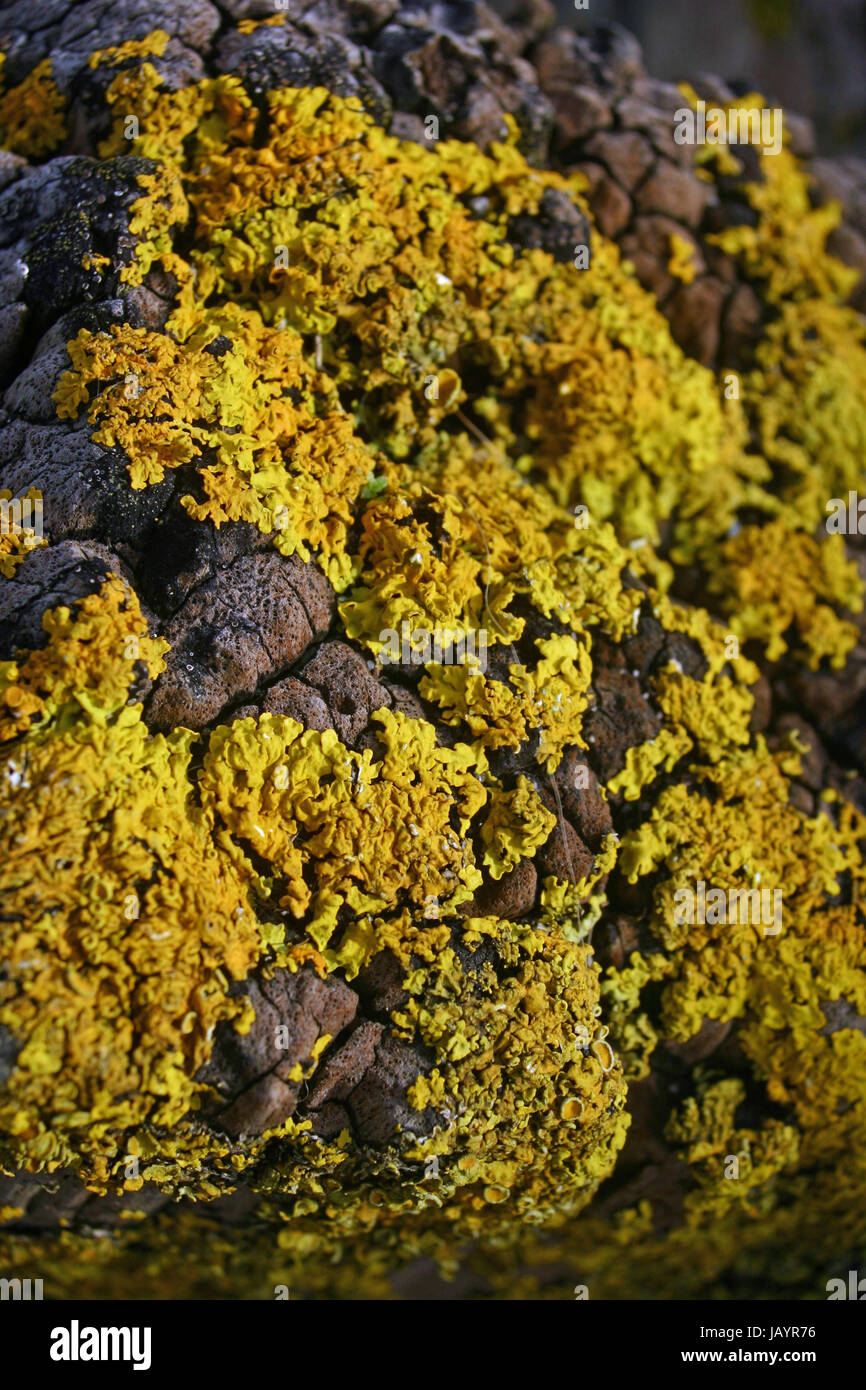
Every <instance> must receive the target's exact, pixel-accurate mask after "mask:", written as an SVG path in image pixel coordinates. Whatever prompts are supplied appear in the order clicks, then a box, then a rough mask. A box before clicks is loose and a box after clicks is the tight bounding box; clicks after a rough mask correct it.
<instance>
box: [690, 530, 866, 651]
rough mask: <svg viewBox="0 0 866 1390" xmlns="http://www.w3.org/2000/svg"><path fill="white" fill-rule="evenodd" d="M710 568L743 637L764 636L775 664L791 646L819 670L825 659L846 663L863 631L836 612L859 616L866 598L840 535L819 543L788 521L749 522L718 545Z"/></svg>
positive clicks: (714, 585)
mask: <svg viewBox="0 0 866 1390" xmlns="http://www.w3.org/2000/svg"><path fill="white" fill-rule="evenodd" d="M710 569H711V572H710V581H709V583H710V589H711V591H713V592H716V593H719V594H720V595H721V596H722V603H723V606H724V608H725V609H726V611H727V612H728V613H729V615H730V623H731V628H732V630H733V631H734V633H736V635H737V636H738V638H739V639H740V640H741V641H747V640H748V639H750V638H755V639H757V640H758V641H759V642H760V643H761V644H762V646H763V647H764V648H765V650H766V654H767V656H768V658H769V659H770V660H771V661H773V660H776V659H777V658H778V657H780V656H781V655H782V653H783V652H785V651H787V650H788V648H789V647H792V648H793V649H794V651H795V653H796V654H797V655H798V656H799V658H800V659H801V660H802V661H804V662H805V663H806V664H807V665H809V666H810V667H811V668H812V669H813V670H814V669H817V667H818V666H819V665H820V663H821V661H822V660H826V661H828V662H829V664H830V665H831V666H835V667H841V666H844V664H845V659H846V657H847V655H848V653H849V652H850V650H851V648H852V647H853V646H854V644H855V643H856V641H857V628H856V626H855V625H854V623H852V622H850V621H849V620H847V619H845V618H842V617H840V616H839V614H838V613H837V612H836V609H837V608H846V609H848V610H849V611H850V612H853V613H859V612H860V611H861V609H862V606H863V597H862V581H861V579H860V576H859V574H858V572H857V567H856V565H855V564H854V563H853V562H852V561H849V560H846V558H845V546H844V542H843V541H842V539H841V537H840V536H825V537H824V539H823V541H821V542H818V541H815V540H813V539H812V538H811V536H808V535H806V533H805V532H804V531H792V530H790V529H789V528H788V527H787V526H786V525H785V523H784V522H783V521H781V520H779V521H773V522H770V523H769V524H768V525H766V526H744V527H743V528H742V530H740V531H739V532H738V533H737V534H736V535H734V536H731V537H729V538H728V539H727V540H725V541H723V543H722V544H721V545H720V546H719V547H717V550H716V552H715V554H714V556H713V558H712V560H711V561H710Z"/></svg>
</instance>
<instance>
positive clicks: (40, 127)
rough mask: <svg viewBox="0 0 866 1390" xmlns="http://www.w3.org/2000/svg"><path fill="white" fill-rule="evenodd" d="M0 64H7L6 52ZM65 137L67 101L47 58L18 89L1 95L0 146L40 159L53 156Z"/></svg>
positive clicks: (1, 55)
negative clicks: (55, 79)
mask: <svg viewBox="0 0 866 1390" xmlns="http://www.w3.org/2000/svg"><path fill="white" fill-rule="evenodd" d="M0 62H2V63H3V64H5V62H6V55H5V53H0ZM65 138H66V102H65V101H64V99H63V97H62V96H61V94H60V92H59V91H58V90H57V87H56V85H55V83H54V78H53V76H52V73H51V62H50V59H47V58H46V60H45V61H44V62H43V63H39V64H38V65H37V66H36V67H35V68H34V69H33V71H32V72H30V73H28V74H27V76H26V77H25V78H24V81H23V82H19V83H18V85H17V87H10V88H8V89H7V90H6V91H5V92H3V93H2V95H0V147H2V148H3V149H7V150H12V151H13V152H14V153H15V154H21V155H25V156H26V157H27V158H28V159H39V158H41V157H42V156H43V155H47V154H53V153H54V151H55V150H56V149H57V148H58V146H59V145H60V144H62V142H63V140H64V139H65Z"/></svg>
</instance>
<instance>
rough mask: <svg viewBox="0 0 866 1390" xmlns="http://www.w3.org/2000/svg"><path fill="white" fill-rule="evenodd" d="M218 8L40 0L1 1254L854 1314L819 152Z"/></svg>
mask: <svg viewBox="0 0 866 1390" xmlns="http://www.w3.org/2000/svg"><path fill="white" fill-rule="evenodd" d="M221 10H222V12H223V14H224V15H228V16H229V17H230V20H231V22H229V20H226V22H225V23H224V24H222V25H221V24H220V14H219V13H218V12H217V10H216V9H215V8H214V7H213V6H211V5H208V4H206V3H202V4H200V5H195V6H187V7H185V10H184V13H183V14H182V15H175V14H174V13H173V12H172V13H171V14H169V13H168V11H167V10H166V7H165V6H154V5H153V4H152V3H151V4H149V5H148V6H147V7H146V9H145V7H144V6H139V5H137V4H134V3H126V0H113V2H111V0H99V3H96V0H93V3H88V4H86V5H81V6H76V7H72V6H67V5H64V4H63V3H62V0H61V2H60V3H58V4H57V5H56V6H54V7H53V9H52V14H51V15H50V17H49V22H48V23H47V24H42V25H40V27H39V29H38V30H35V31H34V32H31V30H33V28H34V26H32V25H31V24H30V23H29V21H28V19H27V16H26V14H25V13H24V11H23V9H22V8H20V7H17V6H11V7H10V6H7V8H6V10H5V11H4V31H3V32H4V35H5V38H4V40H3V45H4V47H5V48H6V52H7V61H6V75H7V81H6V87H5V91H4V93H3V95H2V96H0V128H2V134H3V137H4V140H5V143H6V145H7V146H8V147H9V150H10V152H11V155H10V159H9V160H8V161H7V162H6V163H5V164H3V165H2V166H0V175H2V179H8V181H7V183H6V188H5V190H4V191H2V192H0V249H2V252H3V258H2V260H0V311H2V312H4V313H7V314H8V324H9V328H10V335H11V336H10V340H9V341H10V345H9V348H8V351H7V353H6V357H5V359H4V362H3V366H4V370H6V372H7V373H8V378H7V385H6V390H5V395H4V397H3V403H2V414H0V465H2V469H3V474H2V480H0V481H2V483H3V486H4V487H5V488H6V489H7V491H8V494H9V495H8V496H7V498H6V504H7V505H6V507H5V508H4V514H5V516H9V517H12V519H13V522H14V517H15V515H16V514H15V513H14V512H13V510H12V500H13V496H14V497H15V498H16V499H19V503H18V505H19V506H21V501H20V499H25V498H30V499H31V500H33V501H35V499H36V496H37V494H41V495H42V499H43V504H44V517H43V520H44V523H45V524H44V528H42V529H40V531H39V533H38V534H37V532H36V530H35V528H34V527H33V526H31V527H30V528H29V529H28V528H27V527H26V526H24V525H23V523H22V524H21V525H18V524H13V525H11V526H6V525H4V529H3V534H2V537H0V572H2V576H3V577H2V580H0V586H2V587H0V642H2V650H0V656H2V658H3V660H2V661H0V744H2V749H3V758H2V768H0V771H2V776H0V851H2V853H0V865H2V868H0V884H2V889H3V900H4V903H5V904H7V908H6V910H4V913H3V914H2V916H3V921H2V922H0V950H2V958H3V971H2V974H0V1162H2V1165H3V1168H4V1172H6V1173H7V1174H8V1175H9V1176H8V1178H6V1179H4V1186H3V1188H2V1189H0V1199H2V1201H3V1208H2V1213H0V1215H2V1221H3V1230H2V1233H0V1249H2V1254H3V1264H4V1269H5V1268H6V1267H7V1266H8V1267H9V1269H10V1271H11V1270H12V1269H14V1268H15V1267H16V1266H17V1264H19V1263H21V1262H22V1261H25V1260H31V1259H32V1257H33V1255H34V1253H35V1252H38V1258H39V1267H40V1269H45V1270H46V1278H47V1279H49V1281H51V1282H52V1291H53V1292H58V1291H59V1292H75V1293H77V1294H79V1295H82V1294H83V1295H85V1296H94V1295H95V1296H99V1295H100V1294H101V1293H104V1291H105V1290H106V1289H108V1288H111V1290H112V1292H117V1291H118V1290H119V1291H121V1292H122V1293H124V1294H127V1295H129V1296H131V1297H136V1296H138V1297H140V1296H147V1295H148V1294H149V1293H152V1292H153V1289H154V1287H155V1284H154V1283H153V1282H152V1281H162V1287H163V1288H164V1287H165V1280H166V1279H170V1280H171V1284H172V1292H173V1293H175V1294H176V1295H177V1296H180V1297H182V1296H184V1295H185V1294H187V1293H191V1292H193V1291H194V1292H195V1293H196V1294H198V1295H201V1294H204V1295H205V1296H217V1295H219V1294H221V1293H225V1292H226V1290H227V1287H228V1291H229V1292H230V1293H231V1294H232V1295H233V1296H239V1295H240V1296H261V1295H262V1294H265V1295H266V1296H267V1295H268V1294H269V1293H270V1291H271V1288H272V1286H273V1284H275V1283H289V1284H291V1285H292V1287H293V1289H300V1290H303V1291H306V1292H307V1293H309V1294H310V1295H313V1296H315V1295H327V1296H330V1297H340V1296H342V1295H345V1294H347V1293H351V1295H352V1296H357V1295H358V1294H359V1293H361V1294H362V1295H365V1296H371V1297H375V1296H378V1295H380V1294H382V1293H383V1292H386V1291H387V1290H388V1289H389V1288H393V1287H397V1288H400V1287H404V1288H408V1287H410V1286H411V1281H412V1278H413V1274H412V1271H413V1268H415V1267H416V1265H418V1264H419V1263H420V1262H422V1261H424V1260H429V1259H432V1260H433V1261H435V1262H436V1264H437V1265H438V1267H439V1269H440V1270H441V1271H443V1272H445V1273H449V1274H450V1273H454V1271H455V1269H456V1268H457V1265H458V1262H459V1261H462V1262H463V1266H464V1268H465V1269H467V1270H471V1278H472V1280H474V1281H475V1283H474V1285H473V1286H474V1287H476V1288H478V1289H481V1290H483V1291H485V1292H486V1293H488V1294H489V1293H491V1292H492V1293H497V1294H504V1295H505V1296H521V1295H525V1294H526V1293H527V1292H528V1291H538V1290H539V1289H542V1290H544V1291H545V1292H546V1293H548V1294H549V1295H551V1296H562V1295H563V1293H564V1292H567V1291H569V1290H570V1287H571V1285H572V1284H573V1282H574V1279H575V1277H580V1278H581V1282H586V1281H587V1280H589V1281H590V1282H591V1283H592V1286H593V1291H594V1296H608V1297H642V1296H658V1295H659V1293H660V1292H661V1293H665V1294H667V1295H668V1296H672V1297H678V1298H683V1297H692V1296H708V1295H711V1296H712V1295H719V1294H722V1295H730V1293H731V1292H732V1291H733V1290H736V1291H738V1292H742V1291H743V1289H744V1288H746V1289H750V1288H751V1287H752V1286H753V1284H754V1286H756V1287H759V1288H760V1290H761V1292H762V1293H763V1294H764V1295H765V1296H766V1293H767V1291H768V1290H774V1289H776V1288H777V1286H778V1285H779V1284H781V1285H783V1286H784V1287H785V1289H786V1290H787V1289H790V1288H791V1286H796V1288H797V1290H798V1291H799V1292H802V1293H806V1294H808V1293H809V1291H815V1290H817V1289H819V1288H820V1287H823V1285H822V1284H821V1283H820V1281H821V1280H822V1279H823V1278H825V1277H826V1273H827V1271H828V1270H830V1269H831V1268H832V1265H833V1262H834V1261H835V1260H836V1259H837V1258H838V1256H839V1252H840V1250H842V1249H845V1250H847V1248H848V1247H849V1245H850V1246H851V1247H852V1248H853V1245H854V1244H856V1242H857V1241H858V1240H860V1239H861V1238H862V1235H863V1227H862V1220H863V1218H862V1216H858V1215H857V1213H858V1212H860V1211H862V1210H863V1203H862V1196H863V1192H864V1189H866V1169H864V1167H863V1160H862V1152H863V1150H862V1139H863V1129H864V1124H866V1112H864V1105H866V1100H864V1097H863V1094H862V1076H861V1073H862V1061H863V1049H864V1047H866V1033H864V1029H863V1027H862V1021H863V1019H864V1017H866V942H864V934H863V926H864V923H863V916H862V898H863V883H864V871H863V863H862V846H863V841H864V838H866V793H864V786H863V775H860V776H858V775H857V773H858V772H859V773H860V774H866V764H864V746H863V738H862V718H861V713H862V704H863V698H864V695H863V686H864V676H863V671H864V656H866V643H864V640H863V639H864V624H866V619H864V617H863V603H862V592H863V551H862V549H860V548H859V543H857V544H855V543H854V542H855V541H856V538H848V539H847V541H846V538H845V537H843V535H841V534H840V535H828V534H827V530H826V529H825V527H824V525H823V523H824V519H825V503H826V500H827V499H828V498H830V497H831V496H846V497H847V492H848V490H849V489H855V488H856V487H857V486H858V485H860V484H861V482H862V459H863V456H864V455H863V448H862V445H863V443H864V436H866V417H864V411H863V391H864V385H866V345H864V339H863V328H862V323H861V321H860V320H859V318H858V316H857V314H856V312H855V310H854V309H852V308H851V307H850V306H849V305H847V304H846V303H845V302H844V301H845V300H846V299H847V297H848V296H849V295H850V294H851V291H852V287H853V277H852V276H851V275H850V274H849V273H848V272H846V270H845V269H844V267H843V266H842V265H841V263H840V262H839V261H837V260H836V259H835V258H834V256H833V255H832V254H831V251H830V250H829V249H828V237H829V236H830V235H831V233H832V230H833V225H834V214H833V212H832V210H831V211H829V212H828V211H827V210H826V209H824V208H821V207H817V206H816V207H813V206H812V203H811V202H810V196H809V192H808V184H807V179H806V174H805V171H804V168H803V167H802V164H801V163H800V161H799V158H798V153H797V150H796V149H795V148H794V144H798V147H799V148H800V149H805V147H804V146H803V142H802V132H800V137H799V138H798V140H797V141H795V142H794V144H792V146H791V148H790V149H787V150H785V151H783V152H782V153H780V154H779V155H778V156H776V157H775V159H774V160H771V159H770V158H769V157H766V156H759V155H758V154H757V153H756V151H754V150H752V149H751V148H746V149H744V150H742V151H741V154H742V160H741V161H740V162H739V163H737V165H736V167H735V166H734V164H733V163H732V156H731V152H730V151H729V150H717V151H716V155H715V157H714V158H710V159H704V158H703V156H702V157H701V161H700V162H699V163H698V164H697V165H696V164H695V162H694V151H692V150H688V149H684V147H682V146H679V145H677V144H676V143H675V142H674V140H673V138H672V133H671V132H672V114H673V111H674V110H675V109H676V105H677V103H683V102H688V101H689V100H691V99H692V98H693V97H694V93H691V94H690V93H689V92H688V91H686V92H685V93H683V92H680V91H678V90H677V89H671V88H669V87H666V86H664V85H663V84H658V83H653V82H651V81H650V80H649V79H647V77H646V75H645V73H644V72H643V69H642V65H641V60H640V54H639V51H638V49H637V46H636V45H635V43H634V41H633V40H632V39H631V38H630V36H628V35H627V34H625V32H624V31H621V30H616V29H614V30H609V31H605V32H602V33H601V34H600V35H599V36H597V37H596V39H594V40H593V41H592V42H590V41H587V40H582V39H578V38H576V37H575V36H573V35H571V34H570V33H567V34H565V33H563V32H562V31H556V32H553V33H549V34H545V33H544V24H543V23H536V22H535V21H534V20H533V19H532V18H531V17H530V19H529V21H528V22H527V24H526V26H525V27H524V28H523V29H522V30H517V29H515V30H514V31H513V32H512V31H509V30H508V29H507V28H506V27H505V26H503V24H502V23H501V21H499V20H498V19H497V18H496V17H495V16H494V15H492V14H491V13H490V12H489V11H488V10H487V9H486V7H485V6H483V5H480V4H478V5H476V4H468V5H432V6H420V5H419V6H418V7H417V8H416V7H410V8H408V9H407V8H406V7H403V6H400V7H397V6H394V5H391V4H389V3H378V0H377V3H370V4H367V3H357V2H354V3H351V4H345V5H344V4H339V3H337V2H336V0H333V3H331V2H329V3H327V4H316V5H312V4H311V5H303V4H302V5H298V6H295V7H293V10H292V14H291V16H289V15H287V14H273V13H271V12H269V9H268V8H267V7H266V6H264V5H260V4H258V0H249V3H248V2H247V0H231V3H226V4H225V5H224V6H221ZM85 33H88V34H89V38H88V39H87V40H85V38H84V35H85ZM530 60H531V61H530ZM707 90H709V89H707ZM575 93H576V94H577V95H576V97H575V96H574V94H575ZM711 95H712V96H713V99H714V100H717V101H721V102H722V103H723V104H726V103H729V102H733V101H734V100H735V99H734V97H733V94H732V93H729V92H725V91H724V90H722V89H714V91H713V93H712V94H711ZM431 117H432V118H433V120H432V123H431V121H430V120H429V118H431ZM437 123H438V126H439V128H438V130H437ZM795 135H796V128H795ZM472 140H474V141H477V142H478V143H477V144H472V143H469V142H470V141H472ZM705 153H706V152H704V154H705ZM549 163H556V164H557V169H556V170H552V169H550V168H547V167H545V166H546V165H547V164H549ZM581 170H582V171H583V172H582V173H581ZM793 226H796V229H797V233H798V236H797V238H796V239H794V238H792V236H791V229H792V227H793ZM615 237H621V240H622V251H623V252H624V253H625V254H626V255H627V256H628V257H629V261H624V260H623V259H622V257H621V255H620V250H619V249H618V248H617V246H616V245H615V244H614V242H613V241H612V240H611V238H615ZM840 249H841V248H840ZM635 272H636V273H635ZM672 329H673V334H672V331H671V330H672ZM717 368H718V370H716V369H717ZM29 514H30V515H33V513H32V511H31V513H29ZM21 515H22V517H23V511H22V512H21ZM40 515H41V514H40ZM707 889H709V890H711V891H713V892H715V893H718V894H720V895H722V897H723V898H724V899H725V900H726V902H727V901H732V902H735V903H738V904H740V905H744V906H743V912H744V914H745V912H746V906H745V905H748V906H749V909H750V910H751V906H752V905H753V904H754V900H755V899H757V901H758V905H759V915H758V916H757V917H754V916H749V915H748V914H746V915H740V913H739V911H734V912H733V915H732V916H730V917H729V916H728V915H727V908H726V909H725V911H724V912H722V913H720V910H719V909H718V907H717V905H713V906H712V907H710V908H709V909H708V910H706V911H703V907H702V911H701V913H699V914H698V916H697V917H695V914H694V912H692V915H691V917H689V918H686V917H684V915H683V913H682V912H681V911H679V905H680V901H681V895H682V894H683V892H692V893H694V892H704V891H705V890H707ZM762 895H763V896H762ZM764 896H768V897H769V900H770V902H771V903H772V904H776V903H779V902H780V903H781V906H780V907H778V909H776V908H774V910H773V912H771V914H770V916H769V917H767V916H766V915H763V916H761V915H760V913H761V912H763V897H764ZM705 897H706V894H705ZM706 900H707V902H709V901H710V900H709V898H707V899H706ZM700 902H701V904H702V905H705V899H704V898H701V899H700ZM731 1155H735V1156H736V1157H737V1160H738V1163H739V1165H740V1177H739V1179H738V1180H737V1181H736V1182H733V1181H731V1180H730V1173H729V1172H727V1171H726V1165H727V1160H728V1159H729V1158H730V1156H731ZM852 1155H854V1156H853V1157H852ZM858 1155H859V1156H858ZM611 1176H615V1182H614V1183H613V1184H608V1185H604V1186H603V1184H604V1183H605V1179H607V1178H609V1177H611ZM600 1188H601V1191H599V1189H600ZM806 1190H808V1193H809V1200H808V1202H805V1201H804V1200H803V1194H804V1192H805V1191H806ZM169 1203H171V1205H169ZM178 1203H179V1205H178ZM250 1214H254V1217H255V1219H254V1221H247V1219H246V1218H247V1217H249V1216H250ZM214 1218H217V1219H214ZM131 1221H132V1222H134V1224H135V1237H134V1238H135V1240H136V1241H137V1242H138V1243H139V1248H143V1247H146V1249H147V1252H148V1259H147V1269H148V1271H149V1273H148V1274H146V1275H143V1274H141V1273H140V1265H137V1266H136V1272H135V1273H134V1274H130V1272H129V1268H128V1261H127V1257H126V1254H125V1251H126V1249H127V1242H128V1241H129V1239H130V1236H129V1235H128V1234H127V1232H128V1231H129V1228H130V1222H131ZM64 1227H66V1228H67V1229H63V1228H64ZM188 1235H189V1237H190V1239H189V1241H188V1240H187V1236H188ZM187 1245H190V1246H191V1247H194V1249H195V1251H196V1256H195V1259H196V1268H195V1271H193V1270H192V1269H191V1267H190V1266H189V1265H188V1264H187V1263H186V1255H185V1249H186V1247H187ZM625 1247H627V1248H628V1252H629V1254H628V1260H624V1259H623V1249H624V1248H625ZM83 1249H86V1251H87V1260H86V1262H84V1263H82V1261H81V1260H80V1259H79V1258H78V1256H79V1253H80V1252H81V1251H82V1250H83ZM229 1269H230V1270H231V1274H230V1276H229V1275H228V1274H227V1273H226V1271H227V1270H229ZM83 1271H86V1272H83ZM527 1271H532V1272H531V1274H530V1273H528V1272H527ZM780 1271H781V1272H780ZM227 1280H229V1284H228V1285H227ZM401 1281H402V1283H401Z"/></svg>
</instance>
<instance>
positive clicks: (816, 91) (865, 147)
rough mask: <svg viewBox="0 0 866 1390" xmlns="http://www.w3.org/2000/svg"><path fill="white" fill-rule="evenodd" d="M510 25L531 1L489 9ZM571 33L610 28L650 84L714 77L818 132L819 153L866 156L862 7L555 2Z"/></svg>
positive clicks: (708, 0)
mask: <svg viewBox="0 0 866 1390" xmlns="http://www.w3.org/2000/svg"><path fill="white" fill-rule="evenodd" d="M488 3H491V4H492V8H493V9H495V10H497V11H498V12H499V13H500V14H501V15H503V16H504V17H506V18H508V17H510V16H512V15H513V14H514V13H515V12H518V11H520V10H524V11H525V10H526V9H527V8H537V7H538V6H537V4H533V3H532V0H530V3H529V5H527V3H526V0H523V2H522V3H521V0H488ZM552 7H553V8H555V9H556V11H558V15H559V20H560V22H561V23H564V24H569V25H571V26H573V27H574V28H576V29H577V30H578V32H581V33H583V32H587V31H588V30H590V29H592V28H593V27H594V26H595V25H596V24H604V23H609V22H610V21H611V20H615V21H617V22H618V23H620V24H624V25H625V26H626V27H627V28H628V29H630V30H631V31H632V33H633V34H635V35H636V36H637V38H638V39H639V40H640V43H641V46H642V48H643V52H644V61H645V63H646V66H647V68H648V70H649V71H650V72H651V73H652V75H653V77H656V78H661V79H665V80H668V81H674V82H676V81H680V80H681V79H683V78H686V77H689V76H694V75H695V74H697V73H699V72H712V73H715V74H716V75H717V76H719V77H723V78H724V79H725V81H727V82H728V83H729V84H730V85H735V84H736V83H737V82H738V81H739V80H742V81H745V82H748V83H749V85H750V86H753V87H754V88H756V89H757V90H758V91H760V92H761V94H762V95H763V96H764V97H765V98H766V99H767V101H768V102H769V104H771V105H781V106H787V107H789V108H790V110H792V111H795V112H802V114H803V115H806V116H809V117H810V118H811V119H812V121H814V123H815V129H816V132H817V135H818V144H819V148H820V149H821V150H822V152H824V153H827V154H830V153H838V154H844V153H866V0H589V7H588V9H583V10H578V9H576V8H575V5H574V0H554V3H553V6H552Z"/></svg>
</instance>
